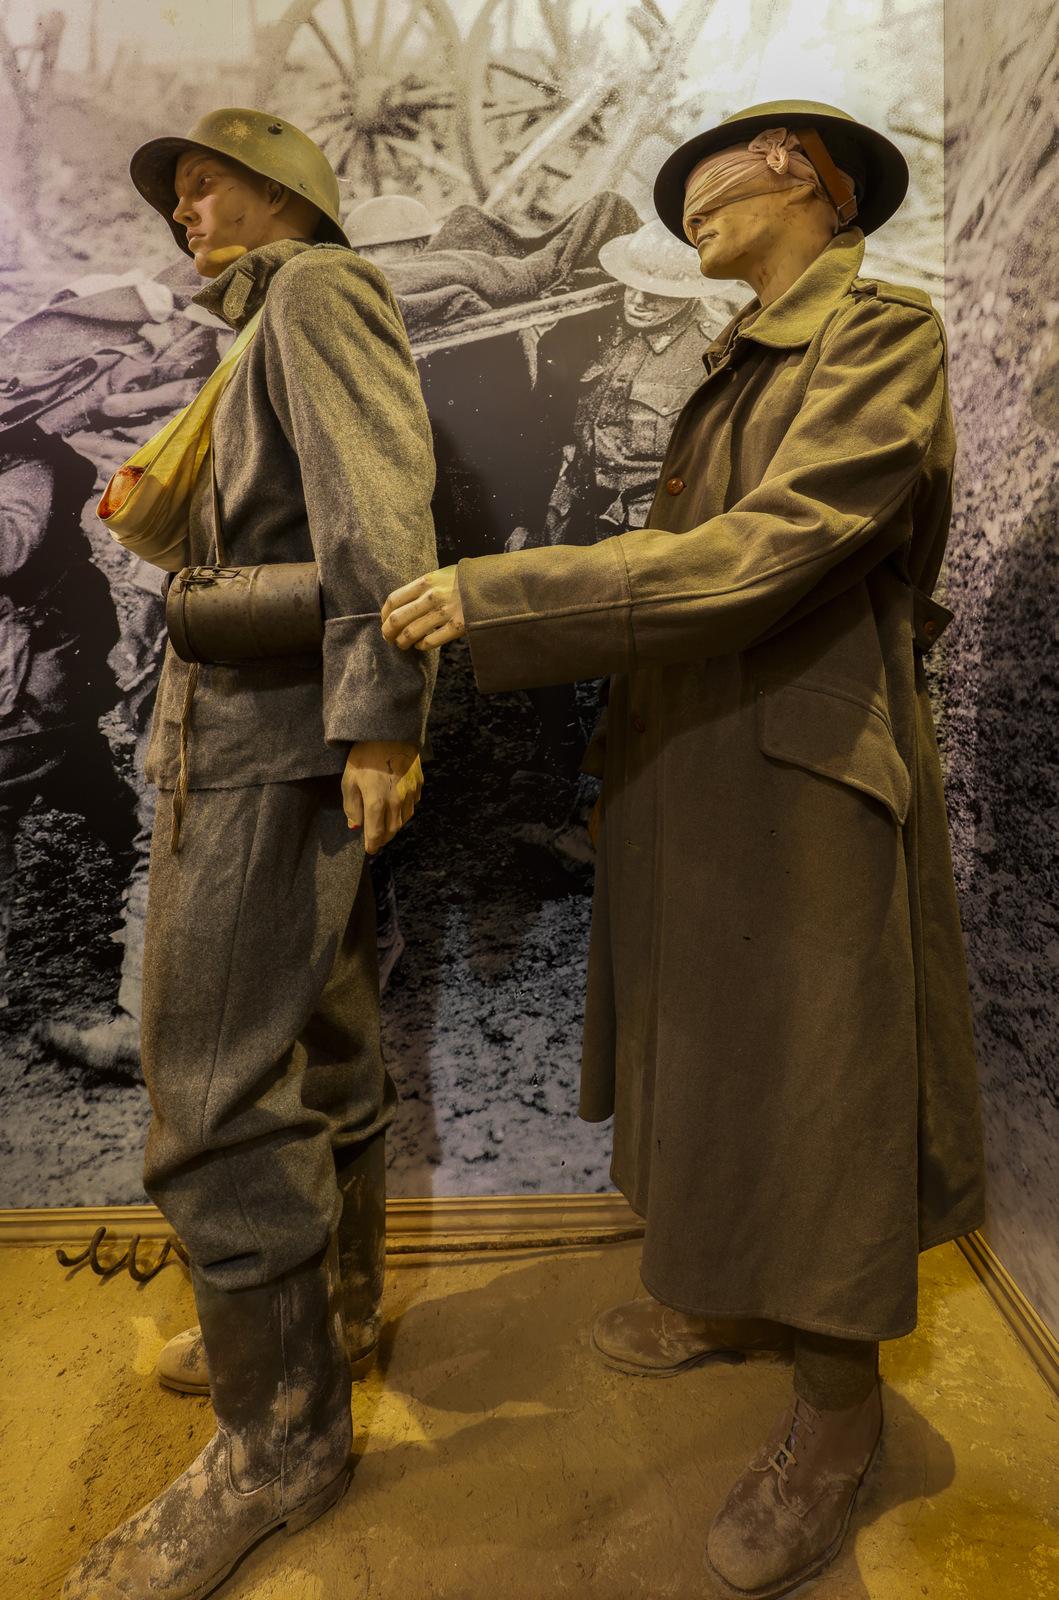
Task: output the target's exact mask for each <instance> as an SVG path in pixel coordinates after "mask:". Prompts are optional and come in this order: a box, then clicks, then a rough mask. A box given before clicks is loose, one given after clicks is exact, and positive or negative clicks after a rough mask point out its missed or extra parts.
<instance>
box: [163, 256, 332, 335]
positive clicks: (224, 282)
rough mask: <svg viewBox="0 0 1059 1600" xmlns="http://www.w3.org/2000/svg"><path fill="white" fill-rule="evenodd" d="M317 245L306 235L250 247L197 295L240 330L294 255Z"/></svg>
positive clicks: (196, 299) (199, 303)
mask: <svg viewBox="0 0 1059 1600" xmlns="http://www.w3.org/2000/svg"><path fill="white" fill-rule="evenodd" d="M313 248H314V246H313V245H311V244H310V243H309V242H308V241H307V240H305V239H275V240H273V242H272V243H271V244H263V245H259V246H258V248H257V249H256V250H248V251H247V253H246V255H245V256H240V257H239V260H238V261H233V262H232V265H231V266H230V267H225V269H224V271H223V272H222V273H220V274H219V275H218V276H217V277H216V278H211V279H210V281H209V283H207V285H206V287H205V288H204V289H200V290H199V292H198V294H197V295H195V296H194V297H193V299H194V303H195V305H197V306H202V307H203V309H204V310H206V311H210V312H212V313H213V315H214V316H215V317H220V318H221V319H222V320H223V321H224V322H226V323H227V324H228V326H229V327H230V328H235V329H236V330H238V329H239V328H241V327H243V325H244V324H245V323H247V322H249V321H250V318H251V317H252V316H253V314H254V312H255V311H257V309H258V308H259V307H260V306H261V305H262V304H263V302H264V299H265V295H266V293H267V291H268V286H269V284H270V283H271V281H272V279H273V278H274V277H275V275H276V273H277V272H278V271H279V269H280V267H282V266H283V265H284V264H285V263H286V262H288V261H289V260H290V259H291V257H292V256H297V255H300V254H301V253H302V251H303V250H312V249H313Z"/></svg>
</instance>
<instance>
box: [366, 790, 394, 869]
mask: <svg viewBox="0 0 1059 1600" xmlns="http://www.w3.org/2000/svg"><path fill="white" fill-rule="evenodd" d="M389 838H390V833H389V830H388V828H387V815H386V806H385V804H384V803H383V801H382V800H369V801H368V803H367V805H366V807H365V812H364V848H365V850H366V851H367V852H368V854H369V856H373V855H375V853H376V851H378V850H381V849H382V847H383V845H384V844H385V843H386V841H387V839H389Z"/></svg>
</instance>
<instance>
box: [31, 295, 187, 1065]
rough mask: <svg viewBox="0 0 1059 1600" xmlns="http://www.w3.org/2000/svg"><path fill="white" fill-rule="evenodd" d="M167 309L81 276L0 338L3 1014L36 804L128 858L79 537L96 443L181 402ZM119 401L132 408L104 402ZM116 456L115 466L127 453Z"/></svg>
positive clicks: (126, 809) (108, 657) (103, 587)
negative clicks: (28, 827)
mask: <svg viewBox="0 0 1059 1600" xmlns="http://www.w3.org/2000/svg"><path fill="white" fill-rule="evenodd" d="M175 304H176V301H175V298H174V295H173V293H172V291H171V289H170V288H169V287H168V286H166V285H163V284H160V283H158V282H155V281H153V280H150V279H144V278H143V277H142V275H141V274H137V273H130V274H128V275H126V276H124V277H120V278H119V277H115V276H112V275H103V274H97V275H93V276H86V277H82V278H79V279H76V280H74V281H73V282H71V283H70V284H68V285H67V286H66V287H65V288H63V289H61V290H59V291H58V292H57V293H56V294H55V295H54V296H53V297H52V299H51V301H50V302H49V303H48V304H47V305H45V306H43V307H41V308H40V310H38V311H36V312H34V313H33V314H32V315H30V316H28V317H25V318H23V319H22V320H21V321H20V322H17V323H16V324H14V326H12V327H11V328H9V329H8V330H7V331H6V332H5V333H4V334H3V335H2V336H0V370H2V371H3V373H4V374H5V382H4V386H3V390H2V392H0V531H2V545H0V579H2V588H0V624H2V634H0V640H2V643H0V1006H6V1005H7V1004H8V1002H9V999H10V993H11V977H10V974H9V972H8V967H7V946H8V938H9V934H10V927H11V922H12V911H13V893H12V890H13V887H14V872H15V860H16V844H17V834H18V830H19V827H20V826H21V825H22V823H23V821H24V819H25V818H26V816H27V813H28V812H29V811H30V809H31V807H32V806H33V805H34V803H35V802H36V801H37V800H41V801H42V802H44V803H45V804H46V805H50V806H52V807H53V808H54V809H56V810H57V811H59V812H65V813H68V814H70V815H79V816H81V817H83V818H84V819H85V821H86V823H87V824H88V826H89V828H90V829H91V831H92V832H93V833H94V834H95V835H96V836H97V837H99V838H100V839H102V840H103V842H104V843H105V844H107V846H108V847H109V848H110V850H111V852H112V854H113V856H114V860H115V863H116V864H119V863H120V864H122V865H124V864H126V863H127V862H128V860H129V857H130V853H132V852H133V851H134V846H133V839H134V835H135V833H136V827H137V823H136V818H135V815H134V808H135V806H136V799H137V797H136V794H135V792H134V790H133V789H132V788H130V786H129V784H128V783H127V782H126V781H125V779H124V778H123V776H122V775H121V770H120V767H119V764H118V762H117V759H116V756H115V752H114V750H113V749H112V747H111V744H110V743H109V741H108V739H107V738H106V736H105V735H104V733H103V731H102V730H101V728H100V718H101V717H103V716H104V715H105V714H106V713H107V712H110V711H113V710H114V708H115V707H116V705H117V704H118V702H119V700H120V698H121V693H122V684H121V672H120V666H119V667H118V668H115V665H114V657H115V655H117V656H118V658H119V659H120V655H121V652H120V649H119V650H115V647H116V646H118V645H119V639H120V636H121V634H122V632H123V630H122V628H121V625H120V619H119V615H118V611H117V608H116V606H115V601H114V596H113V592H112V588H111V584H110V583H109V582H108V577H107V574H106V573H105V572H104V571H103V570H102V568H101V566H100V565H99V563H98V562H96V561H94V560H93V550H92V545H91V542H90V540H89V538H88V536H87V533H86V531H85V530H86V523H87V520H88V517H89V516H91V514H92V513H93V512H94V507H95V500H96V498H97V494H96V491H97V488H98V486H99V483H100V481H101V476H102V479H103V480H104V481H105V478H106V477H109V474H110V470H111V467H110V465H109V464H108V459H109V458H108V451H107V440H106V436H105V434H104V433H102V432H101V430H105V429H107V428H111V427H114V426H116V423H115V422H114V421H113V420H112V418H113V417H114V416H117V415H120V414H121V413H122V411H123V410H124V411H125V412H129V413H132V412H133V411H135V412H138V413H139V414H141V415H154V414H155V413H156V412H158V411H162V412H165V411H169V410H174V409H176V408H177V407H179V406H180V405H181V404H183V403H184V401H185V399H186V398H187V388H188V385H187V382H186V381H183V382H175V383H174V382H171V381H168V380H169V377H170V373H169V371H168V370H167V369H166V368H164V367H163V368H161V369H158V368H156V367H155V366H154V365H153V358H154V355H155V353H156V351H157V348H158V340H157V339H156V338H154V336H153V335H154V330H155V329H156V328H157V327H159V325H160V323H162V322H167V321H170V320H171V318H172V313H173V311H174V308H175ZM203 332H204V330H203V329H202V328H201V327H200V328H198V329H197V330H196V333H197V335H198V336H201V335H202V334H203ZM171 337H172V336H171V335H170V338H171ZM184 370H185V372H186V368H185V369H184ZM126 387H128V389H129V390H130V391H131V392H132V394H133V395H134V396H135V398H133V399H131V400H130V399H129V398H128V397H127V396H126V395H123V394H121V393H118V392H116V391H120V390H122V389H123V388H126ZM148 388H150V390H151V392H149V393H148V392H146V391H147V389H148ZM112 450H113V451H115V452H120V454H121V456H122V459H123V458H124V456H125V455H126V454H127V453H128V445H127V444H125V443H121V442H120V441H118V442H117V444H116V445H115V446H112ZM92 520H93V521H94V517H93V518H92ZM123 560H124V558H123ZM61 1027H62V1024H57V1023H55V1022H54V1020H53V1019H51V1018H48V1017H43V1018H42V1019H41V1022H40V1026H39V1029H38V1033H39V1036H40V1037H41V1038H42V1039H43V1041H44V1042H45V1043H49V1044H52V1045H53V1046H58V1045H59V1043H60V1041H59V1039H58V1038H52V1037H50V1035H51V1033H52V1032H53V1030H54V1031H58V1030H60V1029H61ZM131 1059H132V1060H134V1061H135V1062H136V1063H138V1061H139V1051H138V1048H135V1049H134V1050H133V1051H132V1054H131ZM96 1064H99V1065H113V1064H114V1063H113V1061H106V1062H99V1063H96Z"/></svg>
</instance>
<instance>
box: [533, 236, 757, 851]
mask: <svg viewBox="0 0 1059 1600" xmlns="http://www.w3.org/2000/svg"><path fill="white" fill-rule="evenodd" d="M599 263H600V266H601V267H603V268H604V269H605V270H606V272H607V273H608V274H609V275H610V277H612V278H613V279H614V280H615V281H616V282H617V283H620V284H622V285H623V287H624V290H625V294H624V297H623V300H622V320H621V322H620V323H619V325H618V327H617V328H616V329H615V332H614V335H613V338H612V339H611V341H610V343H609V344H608V345H607V346H606V347H605V348H604V350H603V351H602V352H601V353H600V356H599V359H598V360H597V361H594V362H592V363H591V365H589V366H588V367H586V369H585V371H584V372H583V373H582V374H581V380H580V386H579V387H580V393H579V395H578V401H577V409H576V411H575V414H574V437H573V441H572V443H570V444H568V445H567V446H566V447H565V448H564V450H563V453H562V466H561V468H560V470H559V475H558V478H557V479H556V482H555V487H554V488H553V489H552V492H551V496H550V499H549V501H548V509H547V512H546V514H545V518H544V523H543V527H542V528H541V530H540V532H539V534H536V535H535V534H533V533H531V532H530V531H529V530H527V529H526V528H516V529H515V531H514V533H513V534H512V535H511V537H510V539H509V540H508V542H507V547H506V548H507V549H508V550H522V549H530V548H533V547H535V546H542V545H556V544H575V545H589V544H595V543H597V542H598V541H599V540H600V539H606V538H609V537H610V536H611V535H612V534H615V533H624V532H626V531H627V530H628V529H630V528H642V527H643V525H644V523H645V522H646V520H647V514H648V512H649V510H650V508H651V501H652V499H653V498H654V493H655V487H656V485H657V482H658V473H659V469H660V468H661V465H662V459H663V457H664V456H665V453H666V446H667V444H668V442H669V436H670V434H671V433H672V431H673V425H674V423H675V421H676V419H677V416H678V414H679V412H680V409H681V407H682V406H683V405H684V402H685V401H686V400H687V398H688V396H689V395H690V394H691V393H692V392H693V390H695V389H696V388H697V387H698V385H699V384H700V383H701V382H702V379H703V376H704V370H703V364H702V353H703V350H704V349H705V347H706V346H707V345H708V344H709V343H710V342H711V341H712V340H713V339H714V338H715V337H716V335H717V334H718V333H719V332H720V330H721V329H722V327H723V326H724V325H725V323H726V322H727V321H728V320H729V318H730V317H731V315H732V312H733V310H734V309H735V307H736V305H737V304H738V303H741V300H740V296H739V294H738V292H736V291H735V286H733V290H732V291H729V292H726V286H725V285H724V284H718V283H711V282H709V281H708V280H707V279H705V278H704V277H703V276H702V274H701V273H700V272H699V264H698V260H697V258H696V255H695V252H694V250H692V248H691V246H690V245H687V244H681V242H680V241H679V240H678V239H675V238H674V237H673V235H672V234H671V233H670V232H669V230H668V228H667V227H666V226H665V224H664V223H662V222H659V221H654V222H647V223H644V225H643V226H642V227H641V228H638V229H637V231H636V232H635V233H625V234H619V235H618V236H617V237H616V238H613V239H608V240H607V242H606V243H605V244H604V245H603V247H602V249H601V250H600V252H599ZM527 692H528V697H529V699H530V701H531V703H532V705H533V708H534V711H535V712H536V714H537V718H538V721H539V734H538V739H537V744H536V748H535V749H534V751H533V753H532V755H531V756H530V757H529V760H528V761H527V763H526V766H525V768H523V769H521V770H520V771H518V772H516V773H515V774H514V776H513V778H512V802H513V811H514V812H515V815H516V817H518V818H519V819H520V820H519V821H518V824H517V826H516V827H515V829H514V834H515V837H517V838H518V839H520V840H521V841H522V842H523V843H526V844H531V845H539V846H540V847H541V848H543V849H545V850H547V851H548V852H549V853H550V854H552V855H554V856H557V857H558V858H559V859H560V861H562V862H563V863H564V864H565V863H566V862H569V861H572V862H574V863H585V862H588V861H591V859H592V848H591V845H590V843H589V837H588V831H587V828H586V825H585V819H586V816H587V814H588V812H589V811H590V810H591V807H592V803H593V802H594V800H595V793H596V789H595V785H594V783H587V784H586V783H585V782H584V780H583V778H582V777H581V776H580V771H581V764H582V760H583V758H584V756H585V746H586V743H587V739H588V735H589V734H590V733H591V731H592V727H593V724H594V723H595V722H596V720H597V719H598V716H599V711H600V705H599V695H598V686H597V685H595V684H594V683H593V684H583V685H574V684H556V685H554V686H552V687H549V688H539V689H530V690H528V691H527ZM590 765H591V763H590Z"/></svg>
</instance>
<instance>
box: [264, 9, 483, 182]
mask: <svg viewBox="0 0 1059 1600" xmlns="http://www.w3.org/2000/svg"><path fill="white" fill-rule="evenodd" d="M459 49H460V33H459V28H458V27H457V25H456V21H455V18H454V17H453V14H452V12H451V11H450V9H449V7H448V5H447V4H446V3H445V0H293V3H292V4H290V5H288V7H287V9H286V10H285V11H284V13H283V15H282V16H281V17H280V18H279V20H278V21H276V22H274V23H271V24H269V25H265V26H262V27H259V28H258V29H257V36H256V44H255V53H256V56H257V60H258V61H259V63H260V65H259V68H258V78H257V84H256V93H257V104H259V105H266V106H267V107H268V108H269V110H270V111H274V112H276V113H277V114H278V115H280V116H285V117H287V118H288V119H289V120H290V121H292V122H295V123H297V125H298V126H299V127H301V128H304V129H305V131H306V132H307V133H309V134H311V135H312V137H313V138H314V139H315V140H316V141H317V142H318V143H319V144H320V145H321V146H322V147H323V149H324V150H325V151H326V153H327V156H328V158H329V159H330V161H331V164H332V166H333V167H334V169H335V171H336V172H337V173H338V175H339V178H340V179H341V180H342V182H343V187H344V189H345V191H346V193H347V195H348V196H349V197H350V198H351V199H364V198H367V197H368V196H371V195H377V194H384V193H392V192H401V193H404V194H411V195H416V196H418V197H419V198H421V199H422V200H423V201H424V202H425V203H426V204H427V205H428V206H429V207H431V208H432V209H433V210H434V211H435V212H437V210H439V209H442V208H444V207H446V206H447V205H451V204H452V202H453V201H454V200H456V199H461V200H462V199H466V198H468V187H467V175H466V173H465V172H464V170H463V168H462V165H461V164H460V159H459V154H458V144H457V140H456V136H455V134H454V132H453V120H454V114H455V112H454V108H455V102H456V73H457V59H458V54H459Z"/></svg>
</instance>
